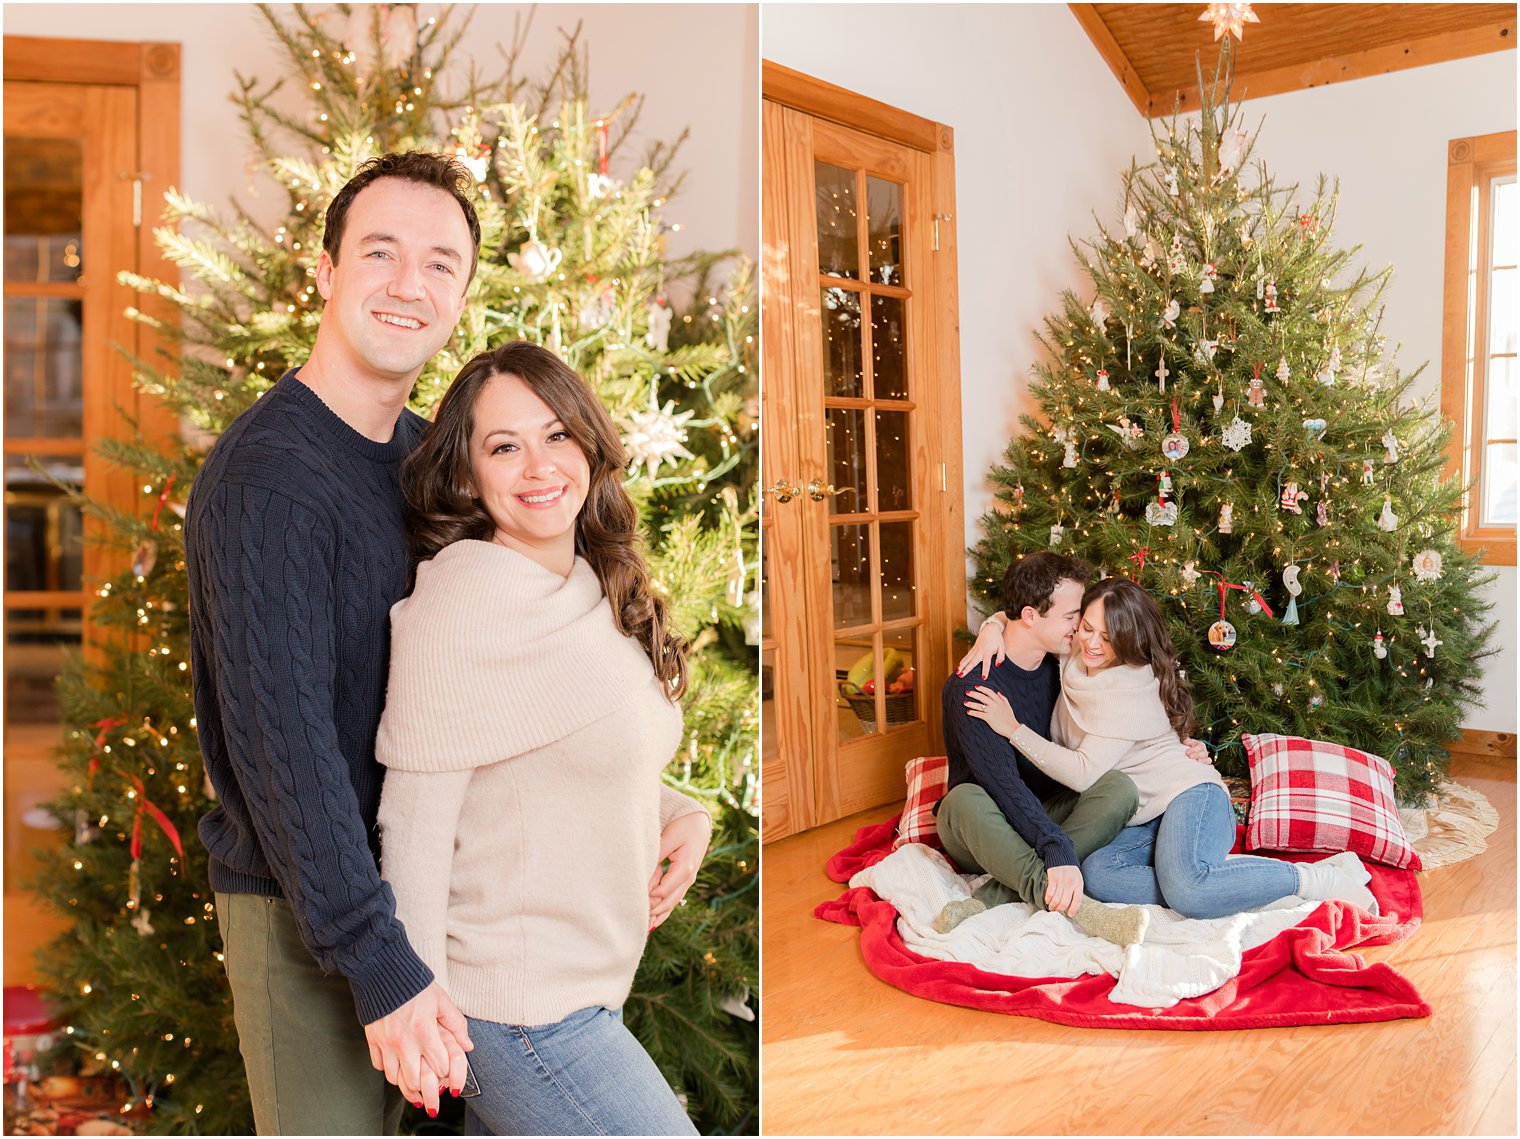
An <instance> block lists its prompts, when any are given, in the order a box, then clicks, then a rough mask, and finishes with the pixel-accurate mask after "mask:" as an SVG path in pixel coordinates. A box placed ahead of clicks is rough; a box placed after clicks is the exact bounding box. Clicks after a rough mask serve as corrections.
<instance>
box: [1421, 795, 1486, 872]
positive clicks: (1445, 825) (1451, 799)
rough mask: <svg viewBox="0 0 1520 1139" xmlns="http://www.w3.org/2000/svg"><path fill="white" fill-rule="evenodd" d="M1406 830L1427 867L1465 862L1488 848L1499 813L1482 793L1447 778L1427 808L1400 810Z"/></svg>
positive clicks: (1422, 862) (1432, 868)
mask: <svg viewBox="0 0 1520 1139" xmlns="http://www.w3.org/2000/svg"><path fill="white" fill-rule="evenodd" d="M1399 818H1400V820H1401V821H1402V822H1403V823H1404V833H1405V834H1406V835H1408V837H1409V844H1410V845H1411V846H1413V847H1414V849H1415V851H1416V852H1417V853H1418V854H1419V856H1420V864H1421V865H1422V866H1423V867H1424V868H1425V869H1426V870H1436V869H1439V868H1440V867H1442V866H1451V865H1453V864H1454V863H1457V862H1463V861H1465V860H1466V859H1469V858H1472V857H1473V856H1474V855H1477V854H1482V853H1483V852H1484V851H1485V850H1487V849H1488V841H1487V840H1488V836H1489V835H1491V834H1493V833H1494V831H1495V830H1497V829H1498V827H1499V812H1498V811H1496V810H1494V808H1493V804H1492V803H1490V802H1489V801H1488V799H1487V797H1485V796H1484V794H1483V792H1481V791H1475V790H1473V789H1472V788H1471V787H1464V786H1462V784H1460V783H1453V782H1451V780H1449V779H1448V780H1447V781H1446V782H1445V783H1443V784H1442V785H1441V788H1440V790H1439V791H1437V792H1436V794H1435V795H1434V796H1433V797H1432V799H1431V804H1430V806H1429V807H1427V808H1425V809H1424V810H1401V811H1400V812H1399Z"/></svg>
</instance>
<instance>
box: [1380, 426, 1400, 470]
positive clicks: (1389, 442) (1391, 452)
mask: <svg viewBox="0 0 1520 1139" xmlns="http://www.w3.org/2000/svg"><path fill="white" fill-rule="evenodd" d="M1383 446H1385V447H1387V448H1388V454H1386V455H1384V456H1383V462H1385V463H1396V462H1398V461H1399V440H1398V436H1396V435H1394V433H1393V428H1392V427H1390V428H1389V429H1388V430H1387V431H1385V432H1383Z"/></svg>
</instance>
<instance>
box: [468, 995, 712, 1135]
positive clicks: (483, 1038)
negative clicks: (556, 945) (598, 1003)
mask: <svg viewBox="0 0 1520 1139" xmlns="http://www.w3.org/2000/svg"><path fill="white" fill-rule="evenodd" d="M470 1039H471V1040H472V1041H474V1042H475V1049H474V1051H472V1052H471V1053H470V1068H471V1069H472V1070H473V1071H474V1073H475V1082H476V1083H478V1084H479V1085H480V1095H478V1096H471V1097H470V1098H469V1099H467V1100H465V1101H464V1103H465V1134H467V1135H695V1134H696V1133H697V1130H696V1128H694V1127H693V1126H692V1125H691V1120H690V1119H689V1118H688V1117H687V1115H686V1109H685V1108H684V1107H682V1106H681V1102H680V1100H678V1099H676V1096H675V1093H674V1092H673V1091H671V1089H670V1085H669V1084H668V1083H666V1081H665V1077H664V1076H663V1075H661V1074H660V1069H659V1068H658V1067H656V1065H655V1062H654V1061H653V1060H651V1059H650V1058H649V1053H647V1052H645V1051H644V1048H643V1045H641V1044H640V1043H639V1042H638V1040H637V1039H635V1038H634V1035H633V1033H631V1032H629V1031H628V1029H626V1028H624V1027H623V1010H622V1009H617V1010H610V1009H605V1008H600V1007H598V1008H588V1009H581V1011H580V1012H573V1013H571V1014H570V1015H569V1016H567V1017H565V1019H564V1020H562V1021H559V1022H558V1023H557V1024H546V1025H541V1026H538V1027H530V1026H527V1025H519V1024H497V1023H496V1022H495V1021H490V1020H476V1019H475V1018H473V1017H471V1018H470Z"/></svg>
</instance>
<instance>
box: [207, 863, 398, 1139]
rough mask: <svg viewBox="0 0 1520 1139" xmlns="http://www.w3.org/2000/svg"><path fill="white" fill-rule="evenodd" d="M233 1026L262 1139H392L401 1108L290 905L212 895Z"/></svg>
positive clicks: (345, 992)
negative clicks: (314, 1138)
mask: <svg viewBox="0 0 1520 1139" xmlns="http://www.w3.org/2000/svg"><path fill="white" fill-rule="evenodd" d="M216 919H217V922H218V923H219V924H220V925H221V927H222V946H223V957H224V964H225V965H226V968H227V979H228V981H230V982H231V983H232V1018H233V1020H234V1021H235V1022H236V1024H237V1032H238V1047H239V1049H240V1050H241V1051H242V1053H243V1067H244V1069H245V1070H246V1071H247V1073H248V1090H249V1092H250V1093H251V1094H252V1096H253V1122H254V1127H255V1128H256V1129H257V1131H258V1133H259V1134H260V1135H394V1134H396V1128H397V1125H398V1124H399V1123H400V1122H401V1112H402V1109H403V1107H404V1106H405V1105H404V1103H403V1101H402V1099H401V1093H400V1092H399V1091H397V1090H396V1088H395V1087H393V1086H392V1085H391V1084H389V1083H387V1082H386V1079H385V1073H384V1072H379V1071H376V1070H375V1069H374V1067H372V1066H371V1065H370V1062H369V1043H368V1042H367V1041H366V1040H365V1038H364V1026H363V1025H362V1024H360V1023H359V1016H358V1014H357V1013H356V1012H355V1011H354V996H353V990H351V989H350V988H349V985H348V981H347V980H345V979H344V978H343V977H341V976H338V975H337V974H328V973H324V972H322V967H321V966H320V965H318V964H317V962H316V959H315V958H314V957H312V955H311V951H310V950H309V949H307V948H306V946H305V944H304V943H303V942H302V941H301V935H300V933H299V931H298V930H297V928H296V920H295V916H294V915H293V914H292V913H291V910H290V903H289V902H287V901H285V900H284V899H283V898H264V897H260V896H258V895H256V894H221V893H219V894H217V895H216Z"/></svg>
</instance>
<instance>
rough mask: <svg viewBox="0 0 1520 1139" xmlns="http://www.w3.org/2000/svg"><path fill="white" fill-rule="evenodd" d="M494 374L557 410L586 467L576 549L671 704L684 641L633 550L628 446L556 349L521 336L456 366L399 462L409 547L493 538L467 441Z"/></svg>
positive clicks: (682, 667) (429, 550) (422, 550)
mask: <svg viewBox="0 0 1520 1139" xmlns="http://www.w3.org/2000/svg"><path fill="white" fill-rule="evenodd" d="M498 376H515V377H517V378H518V379H520V380H521V381H522V382H523V383H525V384H527V385H528V388H529V389H530V390H531V391H532V392H533V394H534V395H536V396H538V398H539V399H541V400H543V401H544V403H546V404H548V405H549V407H550V408H551V409H552V410H553V411H554V414H555V415H557V416H558V417H559V419H560V422H561V423H563V424H564V426H565V430H566V431H568V432H569V433H570V437H571V438H572V439H574V440H575V442H576V444H577V445H578V446H579V447H580V449H581V452H582V453H583V454H584V455H585V456H586V463H587V465H588V466H589V467H590V480H589V487H588V489H587V491H586V501H585V502H584V503H582V504H581V510H580V514H579V515H578V516H577V517H576V520H575V552H576V553H577V554H579V555H580V556H581V557H583V558H585V559H586V561H587V562H588V563H589V564H590V565H591V568H592V569H593V570H595V571H596V576H597V580H599V581H600V582H601V584H602V592H603V593H605V594H606V595H607V600H608V602H609V603H610V604H611V606H612V619H613V621H614V623H615V624H616V625H617V628H618V631H619V632H621V633H623V634H624V635H626V636H631V637H634V638H636V639H637V640H638V642H639V644H640V645H642V646H643V648H644V651H645V653H647V654H648V656H649V663H650V664H651V665H653V666H654V674H655V675H656V676H657V677H659V678H660V680H661V681H662V682H663V683H664V685H665V689H666V692H667V694H668V695H669V697H670V699H671V700H672V701H674V700H679V699H680V698H681V696H682V695H683V694H684V693H685V691H686V681H687V670H686V650H687V644H686V638H684V637H683V636H681V634H680V633H678V632H677V631H676V630H675V629H674V628H673V627H672V626H671V624H670V621H669V618H668V617H667V615H666V606H665V601H664V599H663V598H660V597H658V596H656V595H655V593H654V591H653V590H652V589H651V588H650V583H649V569H648V567H647V566H645V564H644V558H643V555H642V554H640V552H639V548H638V546H639V529H638V527H639V514H638V510H637V509H636V508H635V507H634V504H633V499H631V498H630V497H629V495H628V492H627V490H625V489H624V488H623V481H622V476H623V470H624V468H625V467H627V465H628V453H627V452H626V451H625V450H624V449H623V441H622V440H621V439H620V438H619V437H618V433H617V428H616V427H614V426H613V423H612V418H611V416H609V415H608V414H607V411H606V409H605V408H604V407H602V405H601V402H600V401H599V400H598V399H597V398H596V395H595V394H594V393H593V392H592V390H591V388H590V386H589V385H588V384H587V383H586V381H585V380H583V379H581V377H580V376H578V375H576V373H575V372H574V371H573V370H572V369H571V368H570V367H569V366H568V365H566V364H565V362H564V361H563V360H561V359H560V358H559V357H558V356H556V355H555V354H554V353H553V352H550V351H549V350H548V349H546V348H541V347H539V346H538V345H537V344H531V343H529V342H528V341H525V340H520V341H517V342H515V343H512V344H503V345H502V346H501V347H499V348H493V349H491V350H490V351H488V352H482V353H480V355H478V356H476V357H475V358H474V359H473V360H471V361H470V362H469V363H468V364H466V365H465V366H464V367H463V368H461V369H460V370H459V375H458V376H457V377H456V378H455V380H454V382H453V384H451V385H450V386H449V390H448V392H447V393H445V395H444V397H443V400H442V401H441V402H440V403H439V404H438V412H437V414H436V415H435V416H434V417H433V425H432V427H431V428H430V429H429V430H428V432H427V434H426V435H425V436H424V437H423V440H422V444H421V446H419V447H418V448H417V449H416V450H415V451H413V452H412V453H411V455H410V456H408V457H407V459H406V461H405V462H404V463H403V464H402V466H401V491H402V494H403V495H404V496H405V499H406V527H407V544H408V546H409V547H410V549H411V553H412V558H413V560H414V561H418V562H421V561H426V560H427V559H428V558H431V557H432V556H433V555H435V554H436V553H438V551H440V550H442V549H443V548H444V547H445V546H447V545H450V544H452V543H454V542H458V541H460V540H461V539H464V538H475V539H478V540H480V541H490V540H491V538H492V536H493V535H494V534H495V533H496V523H495V522H493V521H492V519H491V516H490V514H488V513H487V512H486V509H485V507H484V505H482V503H481V501H480V499H479V498H476V497H475V496H474V495H473V494H472V493H471V486H472V483H471V474H470V440H471V438H472V437H473V435H474V433H475V403H476V400H478V399H479V398H480V393H481V392H482V391H483V390H485V387H486V385H487V384H489V383H490V382H491V381H492V380H494V379H496V377H498Z"/></svg>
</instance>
